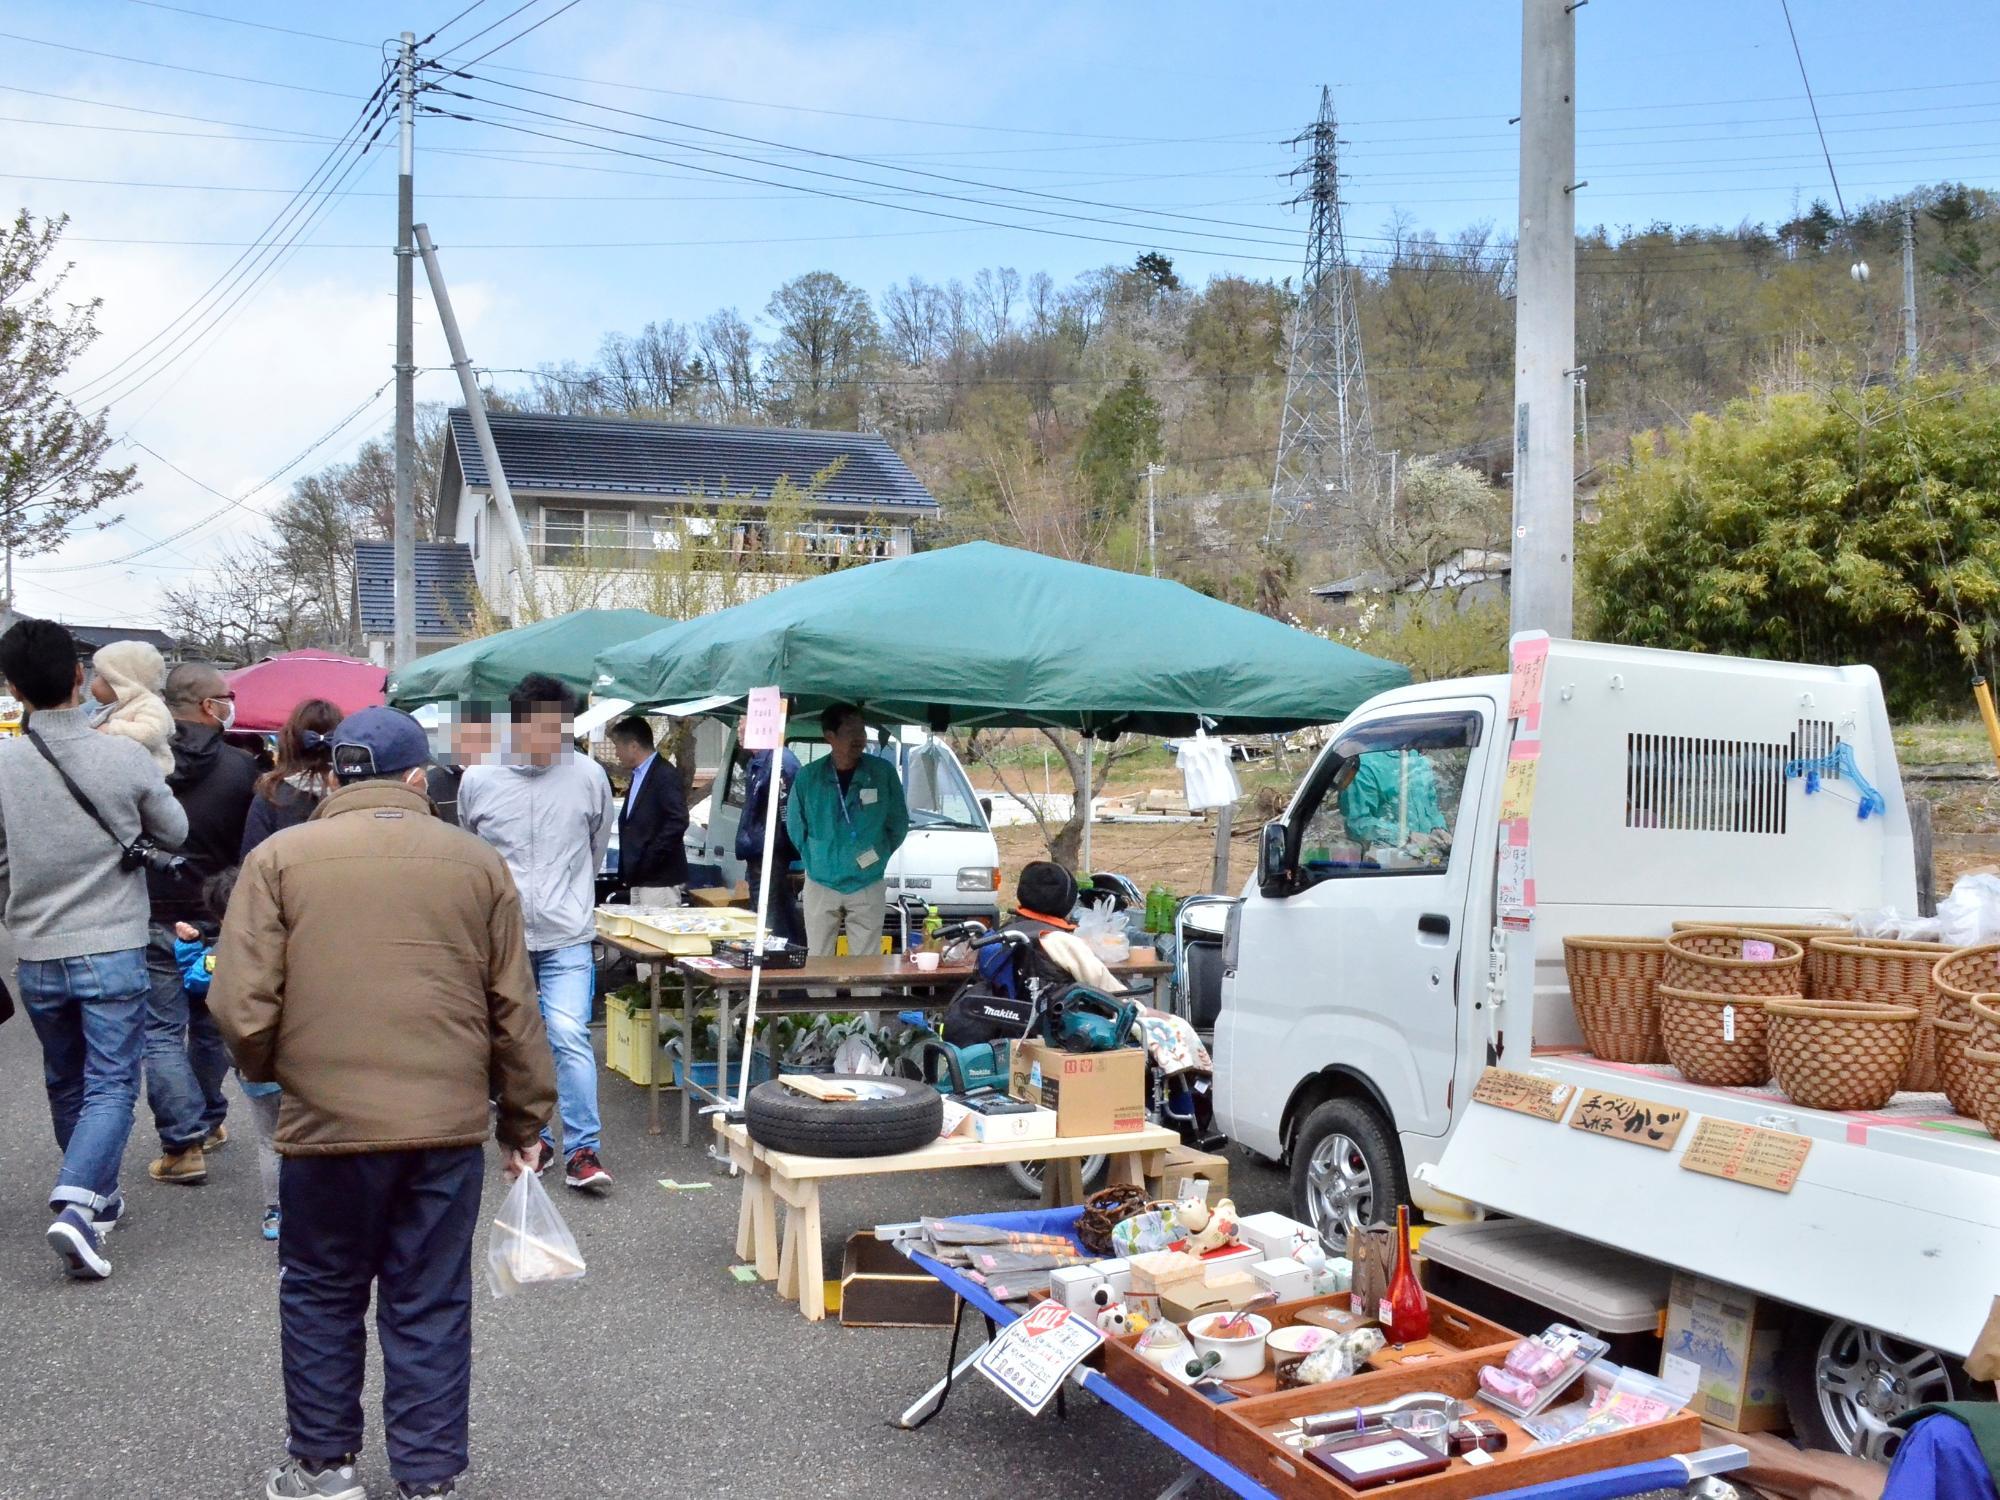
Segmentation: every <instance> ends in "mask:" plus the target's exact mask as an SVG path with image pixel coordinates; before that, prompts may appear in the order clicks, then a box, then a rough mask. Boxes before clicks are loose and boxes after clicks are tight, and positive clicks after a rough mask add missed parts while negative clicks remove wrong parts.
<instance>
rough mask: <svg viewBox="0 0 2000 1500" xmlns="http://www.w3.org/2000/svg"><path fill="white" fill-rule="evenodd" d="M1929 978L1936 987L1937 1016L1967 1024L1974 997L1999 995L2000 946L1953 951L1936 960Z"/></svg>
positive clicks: (1970, 1016) (1994, 944)
mask: <svg viewBox="0 0 2000 1500" xmlns="http://www.w3.org/2000/svg"><path fill="white" fill-rule="evenodd" d="M1931 977H1932V979H1933V980H1934V981H1935V982H1936V984H1937V988H1938V1014H1939V1015H1940V1016H1943V1017H1945V1018H1946V1019H1948V1020H1952V1021H1969V1020H1971V1019H1972V997H1973V996H1974V995H1990V994H1993V993H1995V992H2000V943H1981V944H1979V946H1977V947H1976V948H1956V949H1954V950H1952V951H1951V952H1950V953H1947V954H1946V955H1945V956H1944V957H1943V958H1941V959H1939V960H1938V961H1937V965H1936V966H1935V967H1934V968H1933V969H1932V970H1931Z"/></svg>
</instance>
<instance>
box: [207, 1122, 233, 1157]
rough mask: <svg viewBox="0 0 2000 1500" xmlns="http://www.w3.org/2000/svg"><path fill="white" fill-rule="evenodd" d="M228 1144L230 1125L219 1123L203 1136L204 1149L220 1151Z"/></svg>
mask: <svg viewBox="0 0 2000 1500" xmlns="http://www.w3.org/2000/svg"><path fill="white" fill-rule="evenodd" d="M228 1144H229V1127H228V1126H227V1125H222V1124H218V1125H217V1126H216V1127H215V1129H213V1130H211V1131H210V1132H209V1133H208V1134H207V1135H206V1136H204V1137H203V1138H202V1142H201V1149H202V1150H204V1151H220V1150H221V1149H222V1148H223V1147H224V1146H226V1145H228Z"/></svg>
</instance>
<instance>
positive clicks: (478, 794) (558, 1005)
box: [458, 672, 614, 1192]
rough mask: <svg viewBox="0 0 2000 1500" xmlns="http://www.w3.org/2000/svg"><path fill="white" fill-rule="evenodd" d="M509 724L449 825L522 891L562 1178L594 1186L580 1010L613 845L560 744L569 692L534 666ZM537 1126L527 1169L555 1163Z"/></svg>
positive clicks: (602, 813)
mask: <svg viewBox="0 0 2000 1500" xmlns="http://www.w3.org/2000/svg"><path fill="white" fill-rule="evenodd" d="M507 702H508V707H509V709H510V718H511V720H512V723H511V726H510V731H509V747H508V749H507V752H506V763H505V764H503V765H497V766H492V765H487V766H474V767H472V768H471V769H470V770H468V771H467V772H466V773H465V776H464V779H463V780H461V781H460V782H459V784H458V823H459V827H461V828H463V829H465V831H466V832H468V833H474V834H477V835H478V836H479V837H480V838H482V839H485V840H486V842H487V843H489V844H491V845H492V846H493V847H494V848H495V849H496V850H498V851H499V853H500V857H501V858H502V859H504V860H506V861H507V868H508V869H510V870H511V871H513V874H514V884H515V885H516V886H517V887H518V888H519V889H520V893H521V911H522V915H523V916H524V918H525V919H526V920H525V926H526V930H527V941H528V957H529V959H530V960H531V961H532V962H533V964H534V968H535V989H536V992H537V994H538V996H539V998H540V1000H541V1009H542V1026H543V1028H544V1029H545V1030H546V1031H547V1032H548V1034H549V1045H550V1047H551V1048H552V1049H553V1051H554V1053H555V1063H556V1098H557V1101H558V1103H559V1105H560V1109H559V1110H558V1113H559V1114H560V1115H561V1117H562V1128H563V1161H564V1171H563V1181H564V1182H566V1183H568V1184H569V1186H571V1187H573V1188H580V1189H586V1190H588V1191H591V1192H601V1191H603V1190H604V1189H605V1188H608V1187H610V1186H611V1174H610V1173H609V1172H607V1171H605V1169H604V1163H603V1162H602V1161H600V1160H598V1154H597V1153H598V1143H599V1142H598V1137H599V1131H600V1128H601V1127H600V1125H599V1122H598V1115H597V1055H596V1054H595V1053H594V1052H592V1051H591V1047H590V1011H591V1004H592V1002H593V1001H594V1000H595V999H596V992H597V966H596V964H595V963H594V962H593V961H592V958H591V940H592V938H593V937H595V936H596V932H597V919H596V915H595V913H596V908H597V872H598V871H599V870H600V869H602V868H603V866H604V854H605V851H606V850H607V849H609V848H610V847H611V831H612V828H613V826H614V824H613V814H612V810H611V779H610V777H608V776H606V775H605V773H604V768H603V767H602V766H599V765H598V764H597V763H596V762H594V761H592V760H591V759H590V758H589V757H588V756H584V755H579V754H578V753H577V752H576V751H575V750H574V749H572V748H571V747H570V738H569V734H570V731H569V723H570V720H571V719H573V718H575V716H576V699H575V698H574V697H573V696H572V695H571V694H570V691H569V689H568V688H567V687H565V686H563V684H562V683H561V682H559V681H557V680H556V679H555V678H553V677H547V676H544V675H542V674H541V673H539V672H536V673H530V674H529V675H528V676H526V677H524V678H522V679H521V681H520V683H519V684H518V685H517V686H516V687H515V688H514V691H513V692H512V693H510V694H508V697H507ZM555 1158H556V1148H555V1140H554V1138H553V1137H552V1136H551V1135H550V1133H549V1132H548V1131H547V1130H544V1131H543V1132H542V1145H541V1152H540V1155H539V1157H538V1158H537V1161H536V1165H535V1170H536V1171H538V1172H543V1171H547V1170H548V1168H549V1166H550V1165H551V1164H552V1163H553V1162H554V1161H555Z"/></svg>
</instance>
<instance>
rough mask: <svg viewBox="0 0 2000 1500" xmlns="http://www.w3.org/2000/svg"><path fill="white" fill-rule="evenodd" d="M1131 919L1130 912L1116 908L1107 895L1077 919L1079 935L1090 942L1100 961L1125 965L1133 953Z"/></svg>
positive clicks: (1088, 907) (1087, 907)
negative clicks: (1130, 930)
mask: <svg viewBox="0 0 2000 1500" xmlns="http://www.w3.org/2000/svg"><path fill="white" fill-rule="evenodd" d="M1130 922H1131V914H1130V913H1128V912H1122V911H1117V910H1114V909H1113V906H1112V901H1111V898H1110V897H1109V896H1106V897H1105V898H1104V899H1103V900H1102V901H1100V902H1097V903H1095V904H1093V905H1089V906H1086V907H1085V908H1084V909H1083V914H1082V915H1081V916H1079V917H1078V918H1077V919H1076V935H1077V936H1078V937H1080V938H1082V939H1083V940H1084V942H1086V943H1088V944H1089V945H1090V951H1091V952H1092V953H1095V954H1096V955H1097V957H1098V960H1099V961H1100V962H1101V963H1106V964H1122V963H1124V962H1125V961H1126V960H1127V959H1129V958H1130V957H1131V956H1132V938H1131V935H1130V932H1129V930H1128V929H1129V924H1130Z"/></svg>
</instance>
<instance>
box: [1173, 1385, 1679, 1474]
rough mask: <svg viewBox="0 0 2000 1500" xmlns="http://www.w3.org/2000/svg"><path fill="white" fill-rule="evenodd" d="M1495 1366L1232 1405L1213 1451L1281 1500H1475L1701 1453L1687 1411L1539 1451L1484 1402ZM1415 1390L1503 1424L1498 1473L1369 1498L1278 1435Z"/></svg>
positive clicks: (1453, 1470)
mask: <svg viewBox="0 0 2000 1500" xmlns="http://www.w3.org/2000/svg"><path fill="white" fill-rule="evenodd" d="M1493 1362H1494V1361H1493V1359H1492V1357H1491V1356H1490V1355H1488V1354H1464V1355H1460V1356H1458V1357H1456V1358H1454V1359H1450V1360H1441V1361H1439V1362H1438V1363H1436V1364H1425V1365H1415V1366H1412V1365H1407V1364H1406V1365H1403V1366H1402V1367H1400V1368H1397V1369H1391V1370H1384V1371H1382V1372H1381V1373H1379V1374H1372V1375H1357V1376H1355V1377H1354V1378H1353V1379H1352V1380H1342V1381H1336V1382H1333V1383H1331V1384H1328V1385H1321V1386H1312V1387H1309V1388H1306V1389H1303V1390H1296V1391H1283V1392H1280V1393H1279V1394H1278V1395H1275V1396H1269V1397H1265V1398H1262V1399H1260V1400H1257V1401H1238V1402H1234V1403H1232V1404H1231V1405H1229V1406H1226V1407H1220V1408H1217V1411H1218V1415H1217V1417H1216V1419H1215V1421H1214V1423H1213V1424H1212V1426H1213V1431H1214V1433H1215V1440H1216V1441H1215V1451H1217V1452H1218V1453H1219V1454H1220V1455H1221V1457H1222V1458H1224V1459H1226V1460H1227V1461H1228V1462H1230V1463H1232V1464H1235V1465H1236V1467H1237V1468H1239V1469H1241V1470H1242V1471H1243V1472H1244V1473H1245V1474H1248V1475H1249V1476H1250V1477H1251V1478H1252V1479H1254V1480H1256V1481H1257V1483H1259V1484H1261V1485H1263V1486H1264V1487H1265V1488H1266V1489H1269V1490H1270V1491H1272V1492H1273V1493H1274V1494H1276V1495H1278V1496H1280V1497H1281V1500H1357V1497H1366V1496H1373V1495H1378V1494H1384V1493H1393V1494H1395V1495H1396V1496H1397V1497H1398V1500H1476V1497H1478V1496H1482V1495H1492V1494H1497V1493H1499V1492H1501V1491H1503V1490H1511V1489H1516V1488H1519V1487H1520V1486H1522V1485H1530V1484H1543V1483H1546V1482H1547V1481H1549V1480H1552V1479H1573V1478H1575V1477H1576V1476H1577V1475H1579V1474H1594V1473H1597V1472H1599V1471H1600V1470H1603V1469H1615V1468H1619V1467H1621V1466H1622V1465H1625V1464H1636V1463H1644V1462H1645V1461H1646V1460H1648V1459H1654V1458H1667V1457H1670V1456H1671V1455H1673V1454H1676V1453H1691V1452H1693V1451H1694V1450H1696V1449H1698V1448H1699V1447H1700V1446H1701V1418H1699V1417H1697V1416H1695V1415H1694V1414H1693V1413H1692V1412H1682V1413H1681V1414H1680V1415H1679V1416H1675V1417H1669V1418H1668V1419H1667V1420H1666V1421H1664V1422H1656V1423H1654V1424H1653V1425H1652V1426H1650V1427H1634V1428H1630V1429H1628V1430H1626V1431H1624V1432H1614V1433H1612V1434H1610V1435H1609V1436H1606V1437H1597V1438H1586V1439H1584V1440H1583V1441H1582V1442H1576V1443H1569V1444H1566V1445H1564V1446H1562V1447H1559V1448H1535V1447H1531V1446H1530V1445H1531V1444H1532V1442H1533V1439H1532V1438H1530V1437H1529V1436H1528V1435H1527V1433H1525V1432H1523V1431H1522V1430H1521V1426H1520V1424H1519V1423H1518V1422H1516V1421H1515V1420H1514V1419H1513V1418H1512V1417H1509V1416H1508V1415H1506V1414H1505V1413H1504V1412H1501V1411H1499V1410H1497V1409H1496V1408H1494V1407H1491V1406H1488V1405H1486V1404H1485V1402H1484V1401H1483V1400H1482V1399H1481V1398H1480V1396H1479V1368H1480V1366H1481V1365H1487V1364H1492V1363H1493ZM1579 1389H1580V1387H1579ZM1411 1391H1441V1392H1443V1393H1444V1394H1445V1395H1447V1396H1457V1397H1459V1398H1460V1399H1462V1400H1471V1401H1473V1402H1474V1403H1475V1405H1476V1407H1477V1412H1476V1414H1477V1415H1478V1416H1481V1417H1484V1418H1486V1419H1488V1420H1489V1421H1492V1422H1496V1423H1498V1424H1499V1426H1500V1430H1501V1431H1502V1432H1504V1433H1506V1434H1507V1447H1506V1450H1505V1451H1504V1452H1501V1453H1496V1454H1494V1455H1493V1462H1492V1463H1490V1464H1482V1465H1479V1466H1478V1467H1474V1466H1473V1465H1471V1464H1468V1463H1467V1462H1466V1461H1465V1460H1464V1459H1463V1458H1455V1459H1453V1460H1452V1461H1451V1467H1450V1468H1448V1469H1446V1470H1445V1471H1444V1472H1442V1473H1440V1474H1431V1475H1427V1476H1426V1477H1424V1478H1421V1479H1405V1480H1403V1481H1402V1482H1401V1483H1399V1484H1396V1485H1394V1486H1391V1487H1388V1488H1387V1489H1378V1490H1365V1491H1364V1490H1355V1489H1352V1488H1350V1487H1349V1486H1347V1485H1345V1484H1343V1483H1341V1482H1340V1481H1339V1480H1338V1479H1336V1478H1334V1477H1333V1475H1331V1474H1329V1473H1328V1472H1327V1471H1326V1470H1325V1469H1322V1468H1321V1467H1320V1466H1319V1465H1318V1464H1315V1463H1313V1462H1312V1461H1311V1460H1309V1459H1308V1458H1306V1457H1305V1456H1304V1455H1303V1454H1302V1453H1300V1452H1298V1451H1297V1450H1295V1449H1291V1448H1287V1447H1285V1446H1284V1444H1282V1443H1280V1442H1278V1441H1277V1440H1276V1438H1275V1437H1273V1436H1272V1433H1273V1431H1274V1430H1277V1429H1282V1428H1284V1427H1285V1426H1286V1424H1287V1423H1288V1422H1289V1421H1290V1420H1291V1418H1293V1417H1298V1416H1304V1415H1306V1414H1308V1413H1310V1412H1316V1411H1330V1410H1338V1409H1340V1408H1342V1407H1348V1406H1371V1405H1374V1404H1375V1403H1377V1402H1381V1401H1387V1400H1389V1399H1390V1398H1392V1397H1395V1396H1402V1395H1407V1394H1408V1393H1409V1392H1411Z"/></svg>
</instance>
